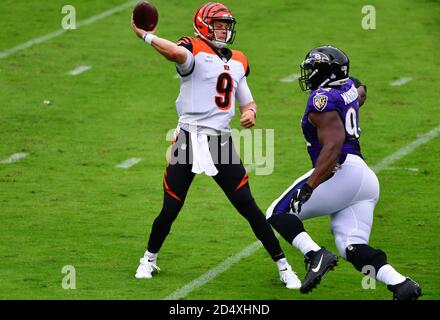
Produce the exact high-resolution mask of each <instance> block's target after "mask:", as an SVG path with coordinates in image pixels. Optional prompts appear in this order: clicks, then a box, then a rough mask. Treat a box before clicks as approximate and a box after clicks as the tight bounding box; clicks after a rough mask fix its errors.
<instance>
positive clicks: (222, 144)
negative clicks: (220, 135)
mask: <svg viewBox="0 0 440 320" xmlns="http://www.w3.org/2000/svg"><path fill="white" fill-rule="evenodd" d="M227 143H228V141H226V142H223V143H221V142H220V145H221V146H222V147H223V146H224V145H225V144H227Z"/></svg>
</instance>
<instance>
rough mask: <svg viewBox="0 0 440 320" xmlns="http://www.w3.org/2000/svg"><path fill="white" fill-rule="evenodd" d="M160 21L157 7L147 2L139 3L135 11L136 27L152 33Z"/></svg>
mask: <svg viewBox="0 0 440 320" xmlns="http://www.w3.org/2000/svg"><path fill="white" fill-rule="evenodd" d="M158 20H159V15H158V13H157V10H156V7H155V6H153V5H152V4H151V3H149V2H147V1H141V2H139V3H138V4H137V5H136V6H135V7H134V10H133V21H134V24H135V25H136V27H138V28H140V29H142V30H145V31H152V30H153V29H154V28H155V27H156V25H157V22H158Z"/></svg>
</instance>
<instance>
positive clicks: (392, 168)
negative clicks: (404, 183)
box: [383, 167, 420, 172]
mask: <svg viewBox="0 0 440 320" xmlns="http://www.w3.org/2000/svg"><path fill="white" fill-rule="evenodd" d="M383 170H392V171H411V172H420V169H419V168H398V167H389V168H385V169H383Z"/></svg>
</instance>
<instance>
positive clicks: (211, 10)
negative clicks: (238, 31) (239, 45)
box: [193, 2, 235, 48]
mask: <svg viewBox="0 0 440 320" xmlns="http://www.w3.org/2000/svg"><path fill="white" fill-rule="evenodd" d="M214 21H222V22H227V23H228V29H227V36H226V40H225V41H222V40H220V39H217V37H216V34H215V29H214ZM193 27H194V34H195V35H196V36H199V37H200V38H202V39H204V40H205V41H208V42H209V43H211V44H212V45H214V46H215V47H217V48H224V47H226V46H227V45H228V44H232V43H233V42H234V38H235V30H234V29H235V19H234V17H233V16H232V13H231V11H229V9H228V7H226V6H225V5H224V4H221V3H220V2H208V3H205V4H204V5H203V6H201V7H200V9H199V10H197V12H196V13H195V15H194V24H193Z"/></svg>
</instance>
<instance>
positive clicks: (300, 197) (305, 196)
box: [290, 183, 313, 214]
mask: <svg viewBox="0 0 440 320" xmlns="http://www.w3.org/2000/svg"><path fill="white" fill-rule="evenodd" d="M312 192H313V188H312V187H311V186H309V185H308V184H307V183H306V184H304V185H303V186H302V188H301V189H298V190H296V191H295V193H294V194H293V197H292V200H291V201H290V208H292V211H293V212H294V213H296V214H298V213H300V212H301V206H302V205H303V204H304V203H305V202H306V201H307V200H309V198H310V197H311V195H312Z"/></svg>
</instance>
